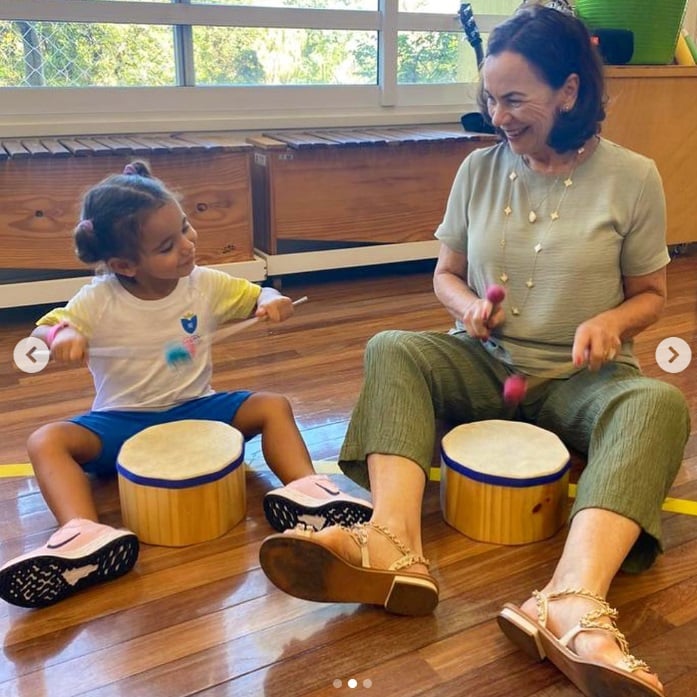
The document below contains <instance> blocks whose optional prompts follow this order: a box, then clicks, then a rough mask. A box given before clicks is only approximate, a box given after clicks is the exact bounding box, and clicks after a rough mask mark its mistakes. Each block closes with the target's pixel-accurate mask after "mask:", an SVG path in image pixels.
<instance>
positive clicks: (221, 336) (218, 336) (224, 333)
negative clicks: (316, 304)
mask: <svg viewBox="0 0 697 697" xmlns="http://www.w3.org/2000/svg"><path fill="white" fill-rule="evenodd" d="M307 301H308V297H307V295H303V297H302V298H298V299H297V300H293V305H302V304H303V303H306V302H307ZM267 319H268V317H267V316H266V315H263V316H261V317H250V318H249V319H245V320H243V321H242V322H237V324H233V325H232V326H230V327H223V328H222V329H218V331H217V332H215V333H214V334H213V336H212V337H211V338H210V343H211V344H217V343H218V342H220V341H224V340H225V339H227V338H228V337H230V336H233V334H237V332H241V331H242V330H243V329H247V327H251V326H252V325H254V324H257V323H258V322H265V321H266V320H267Z"/></svg>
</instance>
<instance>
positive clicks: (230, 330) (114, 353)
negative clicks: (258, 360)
mask: <svg viewBox="0 0 697 697" xmlns="http://www.w3.org/2000/svg"><path fill="white" fill-rule="evenodd" d="M307 301H308V297H307V295H304V296H303V297H302V298H298V299H297V300H294V301H293V305H302V304H303V303H305V302H307ZM267 319H268V317H267V316H266V315H263V316H261V317H250V318H249V319H245V320H242V321H241V322H237V323H236V324H233V325H231V326H229V327H223V328H222V329H218V330H217V331H216V332H214V333H213V334H212V335H211V336H210V337H208V338H206V339H204V341H203V342H201V344H198V346H197V348H199V347H201V346H209V345H211V344H217V343H219V342H221V341H224V340H225V339H227V338H229V337H231V336H233V335H234V334H237V333H238V332H241V331H243V330H245V329H247V328H249V327H251V326H252V325H254V324H257V323H258V322H264V321H266V320H267ZM160 348H161V347H160V346H157V347H155V346H141V347H134V346H129V347H125V346H101V347H97V348H90V349H88V350H87V353H88V355H90V356H104V357H108V358H129V357H134V356H138V355H142V354H147V352H148V351H157V350H160ZM50 355H51V352H50V349H34V350H33V351H32V356H35V357H36V358H40V357H44V356H50ZM143 357H145V356H143ZM189 361H191V354H190V353H189V351H187V349H186V347H185V346H184V345H180V344H178V345H177V346H175V347H173V348H172V350H171V351H169V352H168V355H167V363H168V365H173V366H176V365H181V364H182V363H188V362H189Z"/></svg>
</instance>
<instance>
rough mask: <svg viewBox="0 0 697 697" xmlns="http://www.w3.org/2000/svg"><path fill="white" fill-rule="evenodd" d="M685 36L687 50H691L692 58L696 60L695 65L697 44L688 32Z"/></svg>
mask: <svg viewBox="0 0 697 697" xmlns="http://www.w3.org/2000/svg"><path fill="white" fill-rule="evenodd" d="M684 36H685V43H686V44H687V48H689V49H690V53H691V54H692V57H693V58H694V59H695V63H697V43H695V40H694V39H693V38H692V37H691V36H690V35H689V34H688V33H687V32H685V34H684Z"/></svg>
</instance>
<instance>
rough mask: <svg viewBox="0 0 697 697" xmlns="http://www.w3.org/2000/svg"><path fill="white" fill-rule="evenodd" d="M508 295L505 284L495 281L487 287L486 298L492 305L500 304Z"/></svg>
mask: <svg viewBox="0 0 697 697" xmlns="http://www.w3.org/2000/svg"><path fill="white" fill-rule="evenodd" d="M505 297H506V289H505V288H504V287H503V286H499V285H497V284H496V283H493V284H492V285H490V286H489V287H488V288H487V289H486V299H487V300H488V301H489V302H490V303H491V304H492V305H500V304H501V303H502V302H503V299H504V298H505Z"/></svg>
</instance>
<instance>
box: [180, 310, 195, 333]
mask: <svg viewBox="0 0 697 697" xmlns="http://www.w3.org/2000/svg"><path fill="white" fill-rule="evenodd" d="M181 324H182V328H183V329H184V331H185V332H186V333H187V334H193V333H194V332H195V331H196V327H197V325H198V317H197V316H196V315H194V314H192V313H191V312H189V313H187V314H185V315H184V316H183V317H182V318H181Z"/></svg>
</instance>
